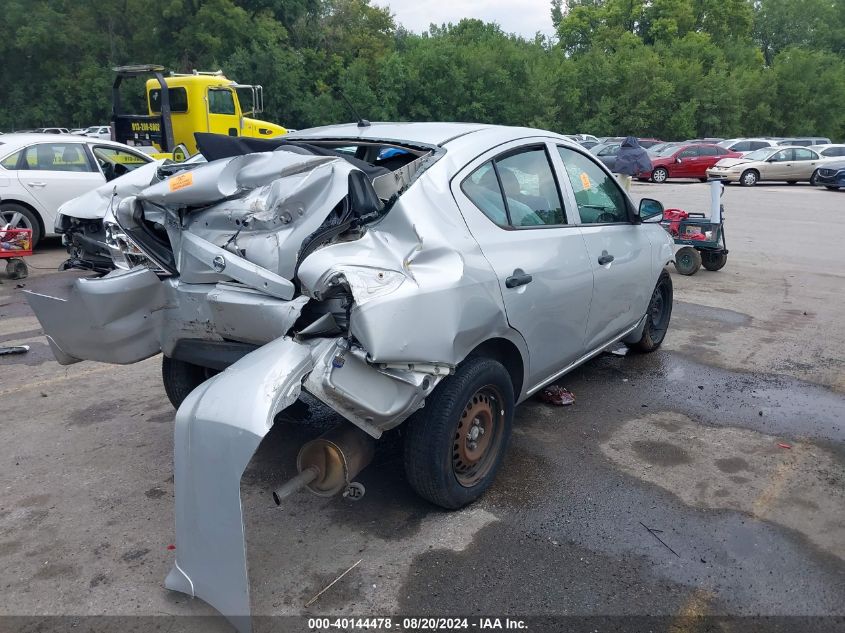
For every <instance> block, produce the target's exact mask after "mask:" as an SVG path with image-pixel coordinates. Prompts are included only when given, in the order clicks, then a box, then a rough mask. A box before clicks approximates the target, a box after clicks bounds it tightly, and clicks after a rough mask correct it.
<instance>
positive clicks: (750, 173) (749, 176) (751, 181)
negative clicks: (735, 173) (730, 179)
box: [739, 169, 760, 187]
mask: <svg viewBox="0 0 845 633" xmlns="http://www.w3.org/2000/svg"><path fill="white" fill-rule="evenodd" d="M759 180H760V174H759V173H757V170H756V169H746V170H745V171H744V172H742V174H741V175H740V176H739V184H741V185H742V186H743V187H753V186H754V185H756V184H757V183H758V182H759Z"/></svg>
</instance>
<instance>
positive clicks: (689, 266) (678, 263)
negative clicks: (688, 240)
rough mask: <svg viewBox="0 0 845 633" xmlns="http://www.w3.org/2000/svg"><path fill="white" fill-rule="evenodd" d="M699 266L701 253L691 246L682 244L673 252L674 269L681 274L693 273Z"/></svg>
mask: <svg viewBox="0 0 845 633" xmlns="http://www.w3.org/2000/svg"><path fill="white" fill-rule="evenodd" d="M699 268H701V253H699V252H698V251H697V250H695V249H694V248H693V247H692V246H684V247H683V248H680V249H678V252H677V253H675V270H677V271H678V272H679V273H680V274H682V275H694V274H695V273H697V272H698V269H699Z"/></svg>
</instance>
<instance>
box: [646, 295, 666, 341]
mask: <svg viewBox="0 0 845 633" xmlns="http://www.w3.org/2000/svg"><path fill="white" fill-rule="evenodd" d="M665 295H666V288H665V285H664V284H660V285H658V286H657V288H655V289H654V292H653V293H652V295H651V301H650V302H649V304H648V317H649V330H650V331H651V332H652V334H660V333H662V332H664V331H665V330H666V306H667V305H668V302H667V300H666V296H665ZM652 338H653V337H652Z"/></svg>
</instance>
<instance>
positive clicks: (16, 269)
mask: <svg viewBox="0 0 845 633" xmlns="http://www.w3.org/2000/svg"><path fill="white" fill-rule="evenodd" d="M28 255H32V229H12V228H2V227H0V259H5V260H6V274H7V275H8V276H9V278H10V279H23V278H25V277H26V276H27V275H29V269H28V268H27V266H26V262H25V261H24V260H23V258H24V257H27V256H28Z"/></svg>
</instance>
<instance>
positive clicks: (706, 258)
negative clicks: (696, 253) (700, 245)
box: [701, 251, 728, 272]
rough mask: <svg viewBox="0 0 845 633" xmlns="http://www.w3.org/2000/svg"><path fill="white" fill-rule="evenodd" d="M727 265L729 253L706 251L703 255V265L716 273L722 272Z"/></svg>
mask: <svg viewBox="0 0 845 633" xmlns="http://www.w3.org/2000/svg"><path fill="white" fill-rule="evenodd" d="M727 263H728V254H727V253H724V252H722V253H719V252H716V251H704V252H703V253H701V265H702V266H704V267H705V268H706V269H707V270H711V271H713V272H716V271H717V270H722V269H723V268H724V267H725V264H727Z"/></svg>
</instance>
